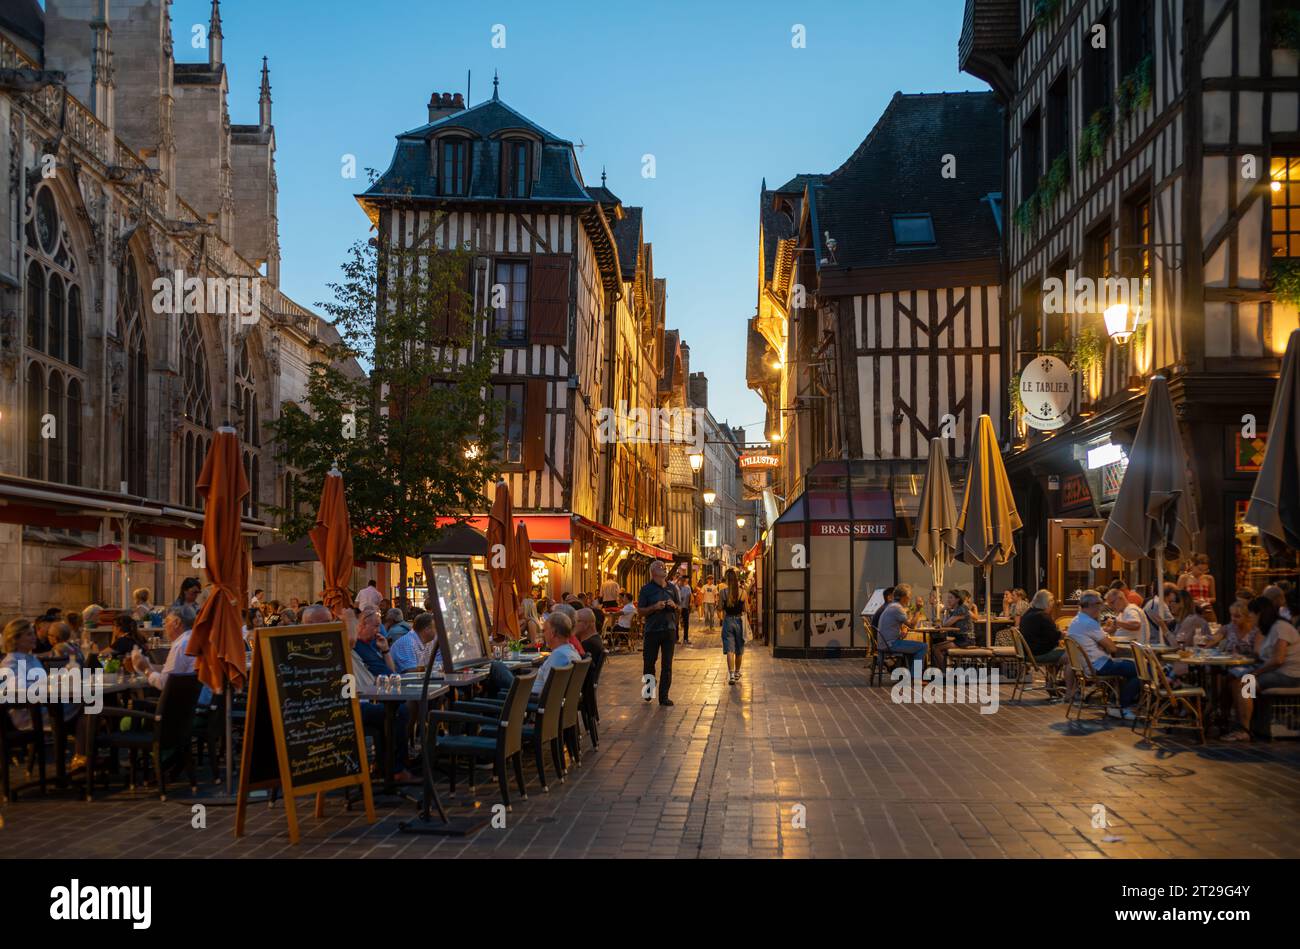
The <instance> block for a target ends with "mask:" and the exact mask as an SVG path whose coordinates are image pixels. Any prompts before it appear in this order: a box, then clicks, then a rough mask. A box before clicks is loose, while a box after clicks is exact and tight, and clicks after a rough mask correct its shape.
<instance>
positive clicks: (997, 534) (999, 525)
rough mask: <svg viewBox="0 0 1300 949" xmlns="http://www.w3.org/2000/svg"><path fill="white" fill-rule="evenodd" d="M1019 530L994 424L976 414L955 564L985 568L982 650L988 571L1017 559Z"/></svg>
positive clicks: (988, 611)
mask: <svg viewBox="0 0 1300 949" xmlns="http://www.w3.org/2000/svg"><path fill="white" fill-rule="evenodd" d="M1022 526H1024V525H1023V524H1022V522H1021V520H1020V512H1019V511H1017V510H1016V501H1015V498H1014V497H1012V495H1011V481H1010V479H1008V478H1007V469H1006V466H1005V465H1004V464H1003V463H1002V452H1001V451H1000V450H999V449H998V439H997V435H995V434H994V432H993V420H992V419H991V418H989V417H988V416H987V415H981V416H980V418H979V424H978V426H977V427H976V429H975V438H974V439H973V440H972V441H971V450H970V463H969V464H968V465H967V466H966V493H965V494H964V495H963V496H962V499H961V514H960V515H959V516H958V518H957V532H958V533H957V559H958V560H960V561H961V562H962V563H968V564H970V565H971V566H979V567H983V568H984V599H985V602H984V645H986V646H990V645H992V644H993V590H992V586H993V579H992V576H993V567H994V565H1001V564H1004V563H1006V562H1007V561H1008V560H1010V559H1011V558H1012V557H1014V556H1015V555H1016V541H1015V537H1014V534H1015V532H1016V531H1018V530H1020V528H1021V527H1022Z"/></svg>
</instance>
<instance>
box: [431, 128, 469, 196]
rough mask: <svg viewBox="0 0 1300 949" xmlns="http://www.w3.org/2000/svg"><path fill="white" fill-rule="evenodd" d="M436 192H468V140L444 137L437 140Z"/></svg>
mask: <svg viewBox="0 0 1300 949" xmlns="http://www.w3.org/2000/svg"><path fill="white" fill-rule="evenodd" d="M438 153H439V158H438V193H439V194H444V195H462V194H468V193H469V141H468V140H467V139H463V138H444V139H442V140H440V141H439V142H438Z"/></svg>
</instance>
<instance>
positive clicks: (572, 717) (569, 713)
mask: <svg viewBox="0 0 1300 949" xmlns="http://www.w3.org/2000/svg"><path fill="white" fill-rule="evenodd" d="M569 668H571V669H572V670H573V672H572V673H571V674H570V675H569V685H568V687H567V688H566V689H565V690H564V708H563V709H562V710H561V712H560V728H561V729H562V730H564V731H568V730H569V729H570V728H572V727H573V726H574V725H576V724H578V713H579V712H580V711H581V710H582V687H583V685H584V684H585V683H586V681H587V675H588V674H589V673H590V671H591V660H590V659H578V660H576V661H575V662H574V663H573V665H571V666H570V667H569Z"/></svg>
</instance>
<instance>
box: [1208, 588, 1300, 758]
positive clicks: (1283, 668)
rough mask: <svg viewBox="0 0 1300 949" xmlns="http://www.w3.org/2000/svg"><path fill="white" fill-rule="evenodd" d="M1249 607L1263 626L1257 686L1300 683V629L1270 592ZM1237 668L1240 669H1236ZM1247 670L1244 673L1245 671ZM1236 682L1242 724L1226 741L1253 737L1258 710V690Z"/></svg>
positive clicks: (1261, 688) (1235, 696)
mask: <svg viewBox="0 0 1300 949" xmlns="http://www.w3.org/2000/svg"><path fill="white" fill-rule="evenodd" d="M1247 609H1248V610H1249V611H1250V613H1251V614H1252V617H1253V619H1254V622H1255V624H1256V625H1257V626H1258V627H1259V636H1258V637H1257V640H1256V641H1257V642H1260V640H1261V639H1262V642H1260V646H1259V658H1260V664H1259V665H1258V666H1255V667H1253V668H1252V669H1251V671H1252V672H1253V673H1254V675H1255V689H1256V691H1257V692H1263V691H1264V690H1265V689H1278V688H1296V687H1300V633H1298V632H1296V628H1295V627H1294V626H1293V625H1291V624H1290V623H1289V622H1287V621H1286V620H1284V619H1282V617H1281V615H1280V611H1279V610H1278V608H1277V604H1276V603H1275V602H1273V601H1272V600H1270V599H1269V598H1268V597H1266V596H1258V597H1256V598H1255V599H1253V600H1251V601H1250V603H1249V604H1248V605H1247ZM1232 671H1233V672H1236V670H1235V669H1234V670H1232ZM1244 674H1245V673H1243V675H1244ZM1248 692H1249V690H1247V689H1245V688H1243V687H1242V686H1241V685H1238V684H1236V683H1234V687H1233V690H1232V699H1233V703H1234V704H1235V705H1236V707H1237V721H1238V722H1240V726H1241V727H1239V728H1238V729H1237V730H1236V731H1234V732H1232V733H1231V734H1228V735H1224V736H1223V740H1224V741H1250V740H1251V735H1250V724H1251V720H1252V718H1253V717H1254V713H1255V699H1254V694H1253V693H1251V694H1248Z"/></svg>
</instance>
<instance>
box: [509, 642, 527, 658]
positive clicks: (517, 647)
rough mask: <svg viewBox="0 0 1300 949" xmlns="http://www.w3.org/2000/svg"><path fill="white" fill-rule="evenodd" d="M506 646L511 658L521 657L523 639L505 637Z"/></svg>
mask: <svg viewBox="0 0 1300 949" xmlns="http://www.w3.org/2000/svg"><path fill="white" fill-rule="evenodd" d="M506 648H507V649H508V650H509V651H510V658H511V659H520V658H522V657H523V651H524V641H523V640H522V639H507V640H506Z"/></svg>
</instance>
